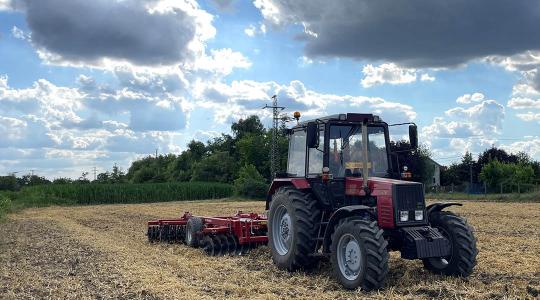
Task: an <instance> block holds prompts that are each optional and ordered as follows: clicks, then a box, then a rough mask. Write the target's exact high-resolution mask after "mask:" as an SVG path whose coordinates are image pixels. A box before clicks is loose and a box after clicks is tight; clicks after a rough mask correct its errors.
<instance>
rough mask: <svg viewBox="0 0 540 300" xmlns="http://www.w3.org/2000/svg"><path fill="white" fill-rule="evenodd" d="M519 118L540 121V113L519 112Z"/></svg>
mask: <svg viewBox="0 0 540 300" xmlns="http://www.w3.org/2000/svg"><path fill="white" fill-rule="evenodd" d="M516 116H517V117H518V118H520V119H522V120H523V121H527V122H531V121H538V122H540V113H533V112H528V113H524V114H517V115H516Z"/></svg>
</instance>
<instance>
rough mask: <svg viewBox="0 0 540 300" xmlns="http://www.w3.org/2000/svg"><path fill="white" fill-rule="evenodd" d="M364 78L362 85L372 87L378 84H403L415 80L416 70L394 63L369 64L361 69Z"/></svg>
mask: <svg viewBox="0 0 540 300" xmlns="http://www.w3.org/2000/svg"><path fill="white" fill-rule="evenodd" d="M362 73H364V75H365V76H364V78H363V79H362V81H361V82H362V86H363V87H372V86H375V85H380V84H385V83H388V84H405V83H411V82H414V81H416V70H415V69H407V68H401V67H399V66H397V65H396V64H394V63H387V64H382V65H379V66H377V67H375V66H373V65H371V64H369V65H366V66H364V68H363V69H362Z"/></svg>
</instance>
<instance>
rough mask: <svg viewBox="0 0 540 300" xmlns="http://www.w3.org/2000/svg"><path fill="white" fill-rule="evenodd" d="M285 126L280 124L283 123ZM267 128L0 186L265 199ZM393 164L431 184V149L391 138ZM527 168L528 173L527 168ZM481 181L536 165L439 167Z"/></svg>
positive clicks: (281, 147)
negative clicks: (192, 186)
mask: <svg viewBox="0 0 540 300" xmlns="http://www.w3.org/2000/svg"><path fill="white" fill-rule="evenodd" d="M282 127H283V128H281V129H284V125H282ZM271 137H272V129H266V128H264V126H263V124H262V123H261V121H260V119H259V118H258V117H257V116H250V117H248V118H245V119H241V120H239V121H237V122H234V123H233V124H232V125H231V134H225V133H223V134H221V135H220V136H218V137H215V138H213V139H211V140H209V141H207V142H206V143H203V142H201V141H195V140H192V141H191V142H189V144H188V145H187V147H186V150H184V151H183V152H182V153H180V154H165V155H156V156H152V155H149V156H147V157H144V158H141V159H138V160H136V161H134V162H132V164H131V166H130V167H129V168H128V169H127V172H124V171H122V170H121V169H120V168H119V167H118V166H116V165H114V166H113V167H112V170H111V171H106V172H102V173H99V174H97V176H96V179H95V180H90V179H89V178H88V172H83V173H82V174H81V176H80V177H79V178H77V179H70V178H56V179H54V180H52V181H49V180H48V179H46V178H44V177H40V176H37V175H24V176H22V177H20V178H18V177H15V176H2V177H0V190H18V189H19V188H21V187H24V186H33V185H42V184H50V183H52V184H70V183H77V184H84V183H90V182H92V183H103V184H116V183H160V182H190V181H191V182H221V183H228V184H234V186H235V190H236V192H237V194H239V195H243V196H247V197H264V195H265V193H266V190H267V188H268V184H269V182H270V180H271V174H270V155H269V154H270V148H271ZM390 146H391V150H392V151H393V152H396V153H397V155H392V156H391V159H392V163H393V164H394V165H395V166H397V167H398V168H399V170H400V171H401V170H402V168H403V167H404V166H407V168H408V170H409V171H410V172H411V173H412V175H413V178H412V180H414V181H419V182H424V183H426V184H428V183H430V182H431V180H432V176H433V172H434V168H435V166H434V164H433V163H432V162H431V160H430V156H431V154H430V151H429V149H427V148H426V147H420V148H419V149H418V150H417V151H414V152H411V151H407V150H408V149H410V145H409V143H408V142H407V141H396V142H391V144H390ZM287 149H288V139H287V137H286V136H285V135H283V134H281V130H280V131H279V132H278V152H279V165H280V170H286V163H287ZM531 170H532V171H531ZM471 176H472V179H473V182H475V183H477V182H486V183H487V184H488V185H489V186H497V185H498V184H500V183H501V182H503V181H504V180H508V178H514V179H512V180H514V182H532V181H534V180H535V178H536V179H538V178H540V164H539V163H538V162H536V161H533V160H532V159H531V158H530V157H529V156H527V155H526V154H525V153H518V154H517V155H514V154H508V153H507V152H505V151H504V150H502V149H497V148H491V149H488V150H486V151H484V152H483V153H482V154H480V155H479V157H478V160H476V161H475V160H474V159H473V156H472V154H470V153H467V154H465V155H464V156H463V158H462V160H461V162H459V163H455V164H452V165H450V166H449V167H447V168H446V167H443V168H442V169H441V184H442V185H451V184H456V185H457V184H462V183H464V182H469V181H470V178H471Z"/></svg>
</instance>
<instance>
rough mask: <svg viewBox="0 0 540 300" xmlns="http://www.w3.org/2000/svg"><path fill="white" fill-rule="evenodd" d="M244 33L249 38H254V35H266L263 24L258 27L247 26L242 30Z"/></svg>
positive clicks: (253, 25)
mask: <svg viewBox="0 0 540 300" xmlns="http://www.w3.org/2000/svg"><path fill="white" fill-rule="evenodd" d="M244 33H245V34H246V35H247V36H249V37H255V36H256V35H265V34H266V25H265V24H264V23H259V25H258V26H257V25H255V24H249V25H248V27H246V28H245V29H244Z"/></svg>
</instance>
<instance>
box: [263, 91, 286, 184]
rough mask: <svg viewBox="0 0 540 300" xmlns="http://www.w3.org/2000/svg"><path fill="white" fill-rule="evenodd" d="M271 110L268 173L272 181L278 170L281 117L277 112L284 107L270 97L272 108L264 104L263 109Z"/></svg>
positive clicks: (275, 97)
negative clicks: (270, 143) (270, 142)
mask: <svg viewBox="0 0 540 300" xmlns="http://www.w3.org/2000/svg"><path fill="white" fill-rule="evenodd" d="M267 108H271V109H272V145H271V150H270V173H271V177H272V179H274V176H275V174H276V172H277V171H278V170H279V148H278V130H279V121H281V117H280V116H279V112H280V111H282V110H284V109H285V107H283V106H278V102H277V96H276V95H274V96H272V106H269V105H268V104H266V105H265V106H264V107H263V109H267Z"/></svg>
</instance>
